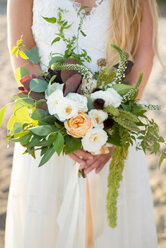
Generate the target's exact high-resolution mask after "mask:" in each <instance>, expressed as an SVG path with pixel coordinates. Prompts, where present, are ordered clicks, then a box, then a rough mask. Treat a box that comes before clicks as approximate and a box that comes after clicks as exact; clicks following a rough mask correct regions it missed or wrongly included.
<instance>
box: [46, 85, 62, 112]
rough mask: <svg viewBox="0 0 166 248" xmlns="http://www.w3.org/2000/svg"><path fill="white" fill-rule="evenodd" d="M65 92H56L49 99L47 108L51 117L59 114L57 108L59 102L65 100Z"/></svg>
mask: <svg viewBox="0 0 166 248" xmlns="http://www.w3.org/2000/svg"><path fill="white" fill-rule="evenodd" d="M63 98H64V97H63V92H62V91H61V90H59V89H58V90H56V91H54V92H53V93H52V94H51V95H49V96H48V98H47V106H48V112H49V113H50V115H54V114H56V112H57V106H58V104H59V102H60V101H61V100H62V99H63Z"/></svg>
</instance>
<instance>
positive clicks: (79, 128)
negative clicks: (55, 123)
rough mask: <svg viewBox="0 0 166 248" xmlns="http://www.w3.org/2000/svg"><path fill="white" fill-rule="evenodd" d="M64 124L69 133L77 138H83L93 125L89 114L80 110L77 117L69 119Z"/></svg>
mask: <svg viewBox="0 0 166 248" xmlns="http://www.w3.org/2000/svg"><path fill="white" fill-rule="evenodd" d="M64 125H65V128H66V129H67V133H68V134H70V135H71V136H73V137H76V138H81V137H84V136H85V135H86V133H87V131H88V130H89V129H90V128H91V127H92V121H91V119H90V117H89V116H88V115H87V114H85V113H82V112H79V113H78V115H77V116H76V117H72V118H70V119H68V120H67V121H66V122H65V123H64Z"/></svg>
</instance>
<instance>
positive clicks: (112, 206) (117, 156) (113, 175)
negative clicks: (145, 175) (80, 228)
mask: <svg viewBox="0 0 166 248" xmlns="http://www.w3.org/2000/svg"><path fill="white" fill-rule="evenodd" d="M127 154H128V148H127V146H125V145H124V146H123V147H119V146H117V147H116V148H115V150H114V152H113V155H112V161H111V163H110V166H109V176H108V193H107V204H106V208H107V217H108V221H109V225H110V227H116V225H117V197H118V195H119V193H118V190H119V187H120V182H121V181H122V172H123V168H124V161H125V160H126V158H127Z"/></svg>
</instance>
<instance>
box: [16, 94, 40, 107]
mask: <svg viewBox="0 0 166 248" xmlns="http://www.w3.org/2000/svg"><path fill="white" fill-rule="evenodd" d="M13 99H14V100H15V101H16V103H17V104H18V103H19V104H21V105H22V106H26V107H28V108H33V106H34V103H35V101H34V100H33V99H32V98H31V97H30V96H28V95H14V96H13Z"/></svg>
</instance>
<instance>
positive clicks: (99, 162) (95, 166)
mask: <svg viewBox="0 0 166 248" xmlns="http://www.w3.org/2000/svg"><path fill="white" fill-rule="evenodd" d="M113 150H114V147H110V148H109V153H107V154H100V155H93V162H92V163H89V164H88V166H87V165H85V166H83V165H80V168H79V169H80V170H82V169H84V168H85V173H86V174H88V173H89V172H90V171H92V170H95V172H96V173H99V172H100V171H101V170H102V169H103V167H104V166H105V165H106V163H107V162H108V161H109V160H110V158H111V157H112V153H113Z"/></svg>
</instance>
